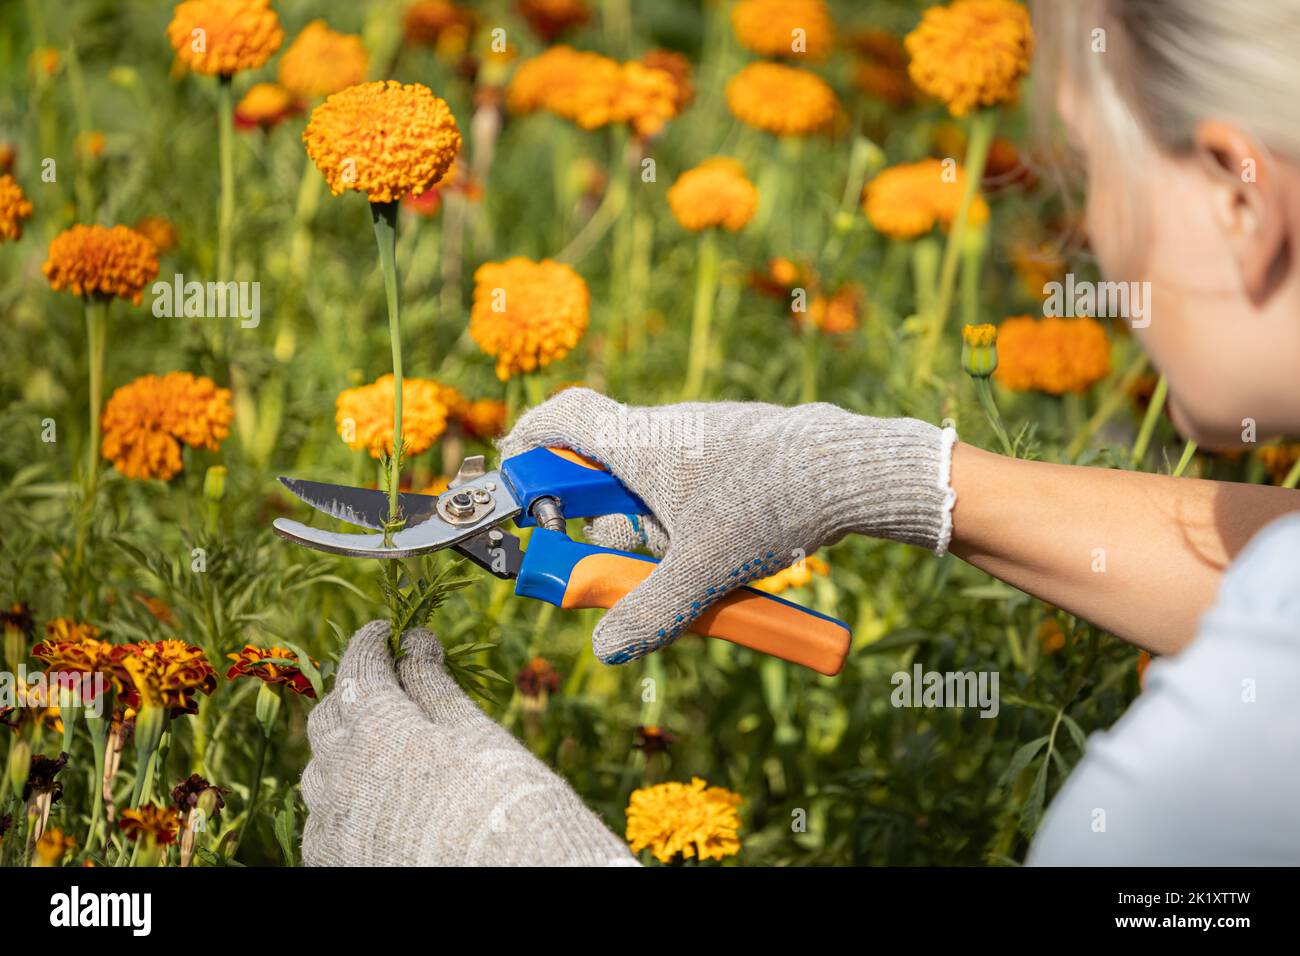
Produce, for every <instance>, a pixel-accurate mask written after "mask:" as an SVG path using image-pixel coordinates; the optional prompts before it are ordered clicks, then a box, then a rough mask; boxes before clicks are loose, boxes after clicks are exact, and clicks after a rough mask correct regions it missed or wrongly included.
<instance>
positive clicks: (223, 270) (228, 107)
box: [217, 76, 235, 282]
mask: <svg viewBox="0 0 1300 956" xmlns="http://www.w3.org/2000/svg"><path fill="white" fill-rule="evenodd" d="M217 162H218V163H219V165H220V167H221V198H220V200H219V205H218V207H217V280H218V281H219V282H229V281H230V280H231V279H232V278H233V276H231V274H230V253H231V240H232V236H231V234H232V232H233V231H234V225H235V97H234V90H233V89H232V83H231V77H230V76H222V77H220V78H219V80H218V81H217Z"/></svg>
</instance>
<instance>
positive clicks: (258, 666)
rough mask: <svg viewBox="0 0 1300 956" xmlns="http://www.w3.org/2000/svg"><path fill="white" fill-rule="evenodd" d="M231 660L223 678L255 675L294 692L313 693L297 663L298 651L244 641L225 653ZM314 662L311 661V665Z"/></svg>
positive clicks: (313, 695)
mask: <svg viewBox="0 0 1300 956" xmlns="http://www.w3.org/2000/svg"><path fill="white" fill-rule="evenodd" d="M226 656H227V657H228V658H230V659H231V660H232V661H234V662H235V663H234V664H232V665H231V667H230V669H229V670H228V671H226V680H234V679H235V678H236V677H256V678H257V679H258V680H260V681H262V682H263V683H264V684H278V685H281V686H284V687H287V688H289V689H290V690H291V691H293V692H294V693H295V694H302V695H303V696H304V697H315V696H316V691H315V689H314V688H313V687H312V686H311V681H309V680H308V679H307V675H306V674H304V673H303V672H302V669H301V668H300V667H299V664H298V655H297V654H295V653H294V652H293V651H291V650H287V649H286V648H283V647H254V646H253V645H252V644H245V645H244V648H243V650H241V651H239V652H238V653H237V654H227V655H226ZM315 664H316V662H315V661H312V665H313V666H315Z"/></svg>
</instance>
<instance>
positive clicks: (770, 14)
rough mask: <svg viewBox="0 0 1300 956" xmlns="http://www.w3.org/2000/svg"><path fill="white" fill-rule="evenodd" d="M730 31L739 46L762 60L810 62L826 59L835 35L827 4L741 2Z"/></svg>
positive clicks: (819, 1) (792, 0)
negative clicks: (785, 58) (767, 57)
mask: <svg viewBox="0 0 1300 956" xmlns="http://www.w3.org/2000/svg"><path fill="white" fill-rule="evenodd" d="M731 27H732V29H733V30H735V31H736V39H737V40H739V41H740V45H741V46H743V47H746V48H747V49H750V50H753V51H754V52H755V53H757V54H759V55H760V56H771V57H794V56H802V57H807V58H808V59H810V60H822V59H825V58H826V55H827V54H828V53H830V50H831V40H832V38H833V35H834V32H835V24H834V23H832V22H831V13H830V10H828V9H827V7H826V3H825V2H824V0H740V2H739V3H737V4H736V5H735V6H734V7H732V8H731ZM796 30H801V31H803V32H802V33H796V32H795V31H796Z"/></svg>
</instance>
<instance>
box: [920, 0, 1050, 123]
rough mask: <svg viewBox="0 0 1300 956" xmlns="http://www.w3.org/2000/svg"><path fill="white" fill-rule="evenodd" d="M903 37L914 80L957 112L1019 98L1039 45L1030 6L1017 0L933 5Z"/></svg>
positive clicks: (959, 0)
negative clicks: (1030, 63) (1030, 21)
mask: <svg viewBox="0 0 1300 956" xmlns="http://www.w3.org/2000/svg"><path fill="white" fill-rule="evenodd" d="M903 42H904V44H905V46H906V47H907V52H908V53H909V54H910V55H911V57H912V62H911V66H910V67H909V70H908V72H909V73H910V74H911V77H912V81H913V82H914V83H916V85H917V86H918V87H920V89H921V90H922V91H923V92H925V93H928V94H930V95H931V96H934V97H936V98H937V99H939V100H941V101H942V102H943V103H945V104H946V105H947V106H948V111H949V112H950V113H951V114H952V115H953V116H964V115H966V113H968V112H969V111H970V110H971V109H973V108H975V107H979V106H992V105H994V104H995V103H1002V102H1005V101H1007V100H1012V99H1014V98H1015V95H1016V84H1017V83H1018V82H1019V81H1020V78H1021V77H1022V76H1024V75H1025V73H1027V72H1028V70H1029V60H1030V58H1031V57H1032V55H1033V51H1034V34H1033V30H1032V28H1031V27H1030V25H1029V12H1028V11H1027V10H1026V9H1025V8H1024V6H1022V5H1021V4H1019V3H1016V2H1014V0H953V3H951V4H949V5H948V6H946V7H930V8H929V9H928V10H926V11H925V13H924V14H922V15H921V22H920V24H919V25H918V26H917V28H916V29H915V30H913V31H912V32H911V33H909V34H908V35H907V38H906V39H905V40H904V41H903Z"/></svg>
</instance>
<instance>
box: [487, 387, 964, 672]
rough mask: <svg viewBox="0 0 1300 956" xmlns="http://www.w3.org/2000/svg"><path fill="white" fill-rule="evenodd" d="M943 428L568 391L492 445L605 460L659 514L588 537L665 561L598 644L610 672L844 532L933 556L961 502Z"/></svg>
mask: <svg viewBox="0 0 1300 956" xmlns="http://www.w3.org/2000/svg"><path fill="white" fill-rule="evenodd" d="M956 440H957V435H956V432H954V431H953V430H952V429H951V428H946V429H943V430H940V429H938V428H936V427H935V426H933V425H930V424H927V423H925V422H921V421H917V420H915V419H910V418H868V417H866V416H863V415H855V414H853V413H851V412H846V411H844V410H843V409H841V408H836V407H835V406H833V405H827V404H816V405H800V406H797V407H794V408H781V407H778V406H775V405H765V404H760V403H757V402H719V403H710V404H703V403H687V404H681V405H665V406H661V407H657V408H639V407H633V406H627V405H620V404H619V403H617V402H615V401H613V400H612V399H609V398H606V397H605V396H603V395H599V394H597V393H596V392H593V391H591V390H589V389H584V388H570V389H566V390H565V391H563V392H561V393H560V394H558V395H556V396H555V397H554V398H552V399H550V400H549V401H547V402H544V403H543V404H541V405H539V406H537V407H536V408H534V409H532V410H531V411H529V412H528V413H527V414H525V415H524V416H523V417H522V418H520V420H519V423H518V424H517V425H516V426H515V428H514V430H513V431H512V432H511V433H510V434H509V435H508V436H507V437H506V438H505V439H503V440H502V442H501V446H500V447H501V454H502V456H503V457H510V456H513V455H518V454H521V453H522V452H525V451H528V450H529V449H532V448H536V447H538V446H562V447H564V448H569V449H572V450H573V451H576V452H579V453H580V454H582V455H585V456H587V457H589V458H592V459H595V460H596V461H599V462H601V463H602V464H604V465H605V466H607V467H608V468H609V470H610V471H611V472H612V473H613V474H614V475H616V476H617V477H618V478H619V479H620V480H621V481H622V482H623V484H625V485H626V486H627V487H628V488H630V489H631V490H632V491H634V492H635V493H636V494H637V495H638V496H640V498H641V500H642V501H644V502H645V503H646V505H647V506H648V507H649V508H650V510H651V511H652V512H653V516H627V515H611V516H604V517H601V518H598V519H596V520H595V521H593V522H592V523H591V524H590V525H589V526H588V529H587V537H588V539H589V540H591V541H593V542H594V543H596V544H599V545H602V546H604V547H612V548H618V549H620V550H637V549H639V548H641V549H645V550H648V551H650V552H651V553H653V554H656V555H662V557H663V560H662V562H661V563H660V564H659V566H658V567H657V568H655V570H654V571H653V573H651V574H650V576H649V577H647V578H646V579H645V581H643V582H642V583H641V584H640V585H639V586H638V587H637V588H636V589H635V590H633V591H631V592H630V593H629V594H627V595H626V596H625V597H624V598H623V599H622V600H620V601H619V602H618V603H617V604H615V605H614V607H612V608H610V610H609V611H608V612H607V613H606V614H605V616H604V617H603V618H602V619H601V621H600V624H599V625H597V627H596V631H595V634H594V635H593V637H592V644H593V646H594V648H595V651H596V656H597V657H599V658H600V659H601V660H602V661H604V662H606V663H608V664H621V663H625V662H627V661H631V660H635V659H636V658H638V657H641V656H643V655H645V654H647V653H649V652H650V651H654V650H657V649H659V648H661V647H663V646H665V645H667V644H670V643H672V642H673V641H674V640H675V639H676V638H677V636H678V635H679V634H681V633H682V632H683V631H685V630H688V629H689V627H690V624H691V622H692V621H693V620H694V619H695V618H696V617H698V616H699V614H700V613H701V612H702V611H704V610H705V609H706V608H707V607H708V606H709V605H710V604H712V603H713V602H714V601H717V600H718V599H719V598H721V597H723V596H724V595H725V594H727V592H728V591H731V590H733V589H734V588H736V587H739V586H740V585H743V584H747V583H748V582H750V581H754V580H756V579H758V578H761V577H766V576H767V575H770V574H774V573H775V572H777V571H779V570H781V569H782V568H785V567H788V566H789V565H791V564H793V563H795V562H796V561H799V560H801V559H802V558H803V557H804V556H806V555H808V554H811V553H812V552H813V551H815V550H816V549H817V548H820V547H822V546H823V545H828V544H833V543H834V542H836V541H838V540H839V539H840V538H842V537H844V536H845V535H846V534H848V533H850V532H856V533H858V534H865V535H870V536H872V537H877V538H888V539H892V540H894V541H904V542H907V543H908V544H915V545H920V546H922V547H925V548H929V549H931V550H933V551H934V552H935V553H936V554H943V553H944V551H945V550H946V549H947V547H948V539H949V537H950V536H951V533H952V507H953V504H954V502H955V500H956V495H955V493H954V492H953V490H952V488H951V486H950V482H949V472H950V467H951V462H952V446H953V443H954V442H955V441H956Z"/></svg>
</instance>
